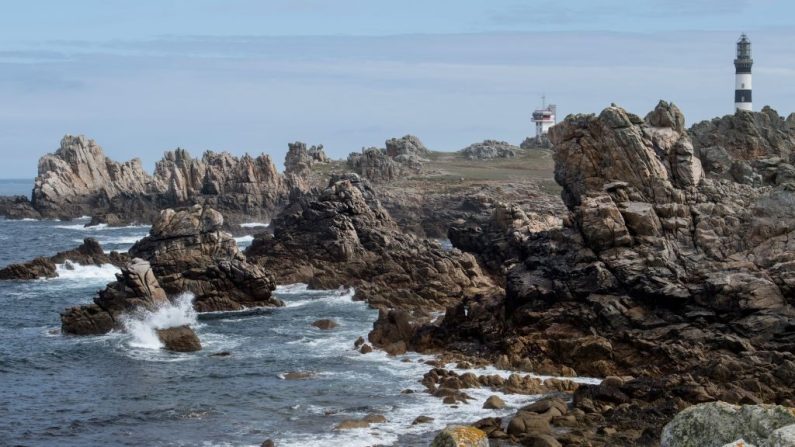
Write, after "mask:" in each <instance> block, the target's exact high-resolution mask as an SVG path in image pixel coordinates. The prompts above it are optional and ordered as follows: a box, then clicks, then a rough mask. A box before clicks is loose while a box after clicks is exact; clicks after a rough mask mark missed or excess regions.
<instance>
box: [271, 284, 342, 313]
mask: <svg viewBox="0 0 795 447" xmlns="http://www.w3.org/2000/svg"><path fill="white" fill-rule="evenodd" d="M303 286H306V284H303ZM312 292H315V293H316V294H317V295H319V296H318V297H317V298H305V299H300V300H291V299H290V297H289V295H290V294H291V292H282V291H280V290H279V287H276V294H281V295H287V296H282V298H284V307H301V306H306V305H307V304H312V303H321V302H322V303H326V304H334V303H337V304H343V303H354V301H353V295H354V294H356V290H355V289H353V288H350V289H346V288H343V287H340V288H339V289H337V290H317V291H315V290H313V291H312ZM292 293H301V294H302V295H307V290H304V291H303V292H292Z"/></svg>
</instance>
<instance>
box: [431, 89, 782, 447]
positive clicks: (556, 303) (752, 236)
mask: <svg viewBox="0 0 795 447" xmlns="http://www.w3.org/2000/svg"><path fill="white" fill-rule="evenodd" d="M738 121H739V122H742V123H745V124H747V125H749V126H756V127H760V126H761V127H764V126H767V125H768V124H766V123H768V122H775V123H778V124H781V122H782V121H781V120H780V119H779V120H773V119H772V118H771V115H770V111H765V112H761V113H745V112H739V113H738V114H736V115H734V116H733V117H727V118H724V119H722V120H719V121H718V122H719V123H720V122H738ZM778 124H777V125H778ZM701 126H706V125H699V126H698V127H701ZM699 132H701V134H700V135H697V137H696V138H697V143H696V144H695V145H694V143H693V141H694V139H693V137H691V135H692V134H693V131H692V130H691V132H688V131H687V130H686V129H685V120H684V116H683V114H682V113H681V111H679V109H678V108H677V107H676V106H674V105H672V104H667V103H665V102H661V103H660V104H659V105H658V106H657V107H656V108H655V110H654V111H652V112H651V113H649V114H648V115H647V116H646V117H645V118H640V117H639V116H636V115H633V114H631V113H628V112H626V111H625V110H623V109H621V108H620V107H616V106H612V107H609V108H607V109H605V110H604V111H603V112H602V113H601V114H599V115H597V116H595V115H571V116H569V117H567V118H566V120H565V121H564V122H563V123H561V124H559V125H557V126H555V127H553V128H552V129H551V131H550V133H549V136H550V139H551V140H552V142H553V143H554V145H555V178H556V180H557V182H558V183H559V184H560V185H561V186H562V188H563V193H562V196H563V199H564V202H565V204H566V206H567V207H568V209H569V212H570V216H569V217H568V218H566V219H564V221H563V226H561V227H557V228H551V229H548V230H544V231H539V232H528V233H527V234H525V235H524V237H523V240H518V241H516V242H514V243H512V244H510V250H512V251H510V252H506V253H507V254H508V255H511V256H519V258H520V261H519V262H517V263H515V264H514V265H513V267H511V268H510V269H509V271H508V273H507V277H506V295H505V297H504V299H503V297H501V296H493V297H491V298H490V299H487V300H483V299H482V300H477V301H473V300H465V301H464V302H463V303H462V304H461V305H459V307H458V308H457V309H454V310H450V311H448V312H447V315H446V317H445V320H444V323H443V324H442V326H441V327H440V328H438V329H436V332H435V334H436V335H435V336H436V337H437V340H440V342H441V343H442V344H443V345H446V346H458V347H462V346H467V350H468V352H470V353H477V354H479V355H491V356H494V354H489V353H493V352H498V353H502V354H503V355H504V357H500V358H498V359H497V360H498V362H499V363H500V364H502V365H505V366H508V365H512V366H514V367H521V368H522V369H527V370H532V371H536V372H548V373H559V374H560V373H569V374H571V373H572V372H573V371H576V373H577V374H579V375H589V376H597V377H606V376H611V375H614V376H625V377H624V378H621V379H619V378H614V379H610V380H605V381H604V382H603V383H602V384H601V385H598V386H595V385H583V386H580V387H579V389H578V390H577V391H576V392H575V394H574V396H573V406H574V407H575V408H576V409H578V410H579V411H580V412H581V413H579V415H578V416H576V421H577V422H576V424H575V425H578V426H579V427H580V429H579V430H578V431H577V432H570V433H569V434H564V435H561V436H560V438H559V440H560V441H561V442H563V443H564V444H567V443H574V444H575V445H584V444H583V443H590V445H657V444H658V443H659V439H660V437H659V435H660V430H661V428H662V426H663V425H664V424H665V423H666V422H667V421H668V420H670V419H671V418H672V417H673V415H675V414H676V413H677V412H678V411H679V410H681V409H683V408H685V407H687V406H688V405H690V404H693V403H698V402H705V401H710V400H718V399H720V400H724V401H728V402H732V403H760V402H769V403H773V402H775V403H786V404H788V405H792V403H793V402H795V389H793V385H795V382H793V380H792V378H793V377H795V356H794V355H793V353H792V347H793V344H792V343H793V340H795V309H793V302H794V301H793V282H792V278H793V266H795V262H793V261H795V257H793V256H795V255H793V250H792V247H791V246H790V241H791V240H793V238H792V237H791V236H793V231H795V220H793V213H792V212H791V210H792V206H791V204H792V203H793V199H795V197H793V185H792V183H790V182H789V181H785V180H782V181H780V182H767V181H762V182H745V181H737V180H736V179H735V178H734V177H727V176H726V175H724V172H722V171H720V170H715V169H713V166H712V165H711V164H709V163H707V162H704V163H702V159H700V158H699V153H700V150H701V149H702V148H704V147H705V146H704V144H706V143H705V142H709V144H710V145H713V146H710V147H718V146H717V145H718V144H720V145H721V146H720V147H724V148H731V149H726V150H725V154H726V156H727V157H728V162H729V163H730V164H733V163H735V162H738V161H742V162H746V163H747V166H748V167H749V168H750V171H751V172H752V173H753V174H755V175H759V176H760V177H762V178H764V171H765V170H767V169H768V167H769V163H760V160H765V159H767V158H768V157H769V156H770V154H771V153H773V152H774V153H776V154H778V155H777V156H781V155H784V154H785V149H786V147H787V143H786V142H784V143H782V142H781V141H780V139H779V137H782V134H781V133H780V132H772V131H770V129H763V128H755V129H754V130H753V131H751V130H747V131H746V132H754V134H755V135H757V138H758V141H757V143H758V145H757V146H755V147H757V148H760V147H764V148H767V149H765V150H758V149H755V148H754V147H745V145H746V144H747V143H746V142H747V141H748V140H747V139H745V138H744V137H737V138H732V137H731V134H728V135H727V134H725V133H724V132H723V131H722V130H720V126H717V127H716V128H715V129H713V130H711V131H710V130H706V131H704V130H699V131H698V132H697V133H699ZM713 132H717V133H719V134H720V136H715V135H712V136H709V135H708V134H711V133H713ZM743 148H745V149H743ZM735 152H736V153H737V155H734V154H735ZM776 163H778V166H779V167H780V166H781V165H782V164H787V163H788V161H786V160H785V157H781V158H780V159H779V160H778V161H776ZM784 168H786V166H784ZM492 248H493V247H492ZM480 250H481V252H482V253H483V252H484V251H483V249H482V248H481V249H480ZM496 251H498V252H499V251H500V250H499V249H497V250H496ZM485 253H486V254H488V252H485ZM502 315H504V316H505V317H504V318H503V317H502ZM426 342H427V339H426ZM425 346H427V345H425ZM477 346H480V348H477ZM496 357H499V356H496ZM493 358H495V357H493ZM572 370H573V371H572ZM517 417H519V415H517ZM521 435H522V436H524V434H521ZM528 436H529V434H528ZM520 437H521V436H520Z"/></svg>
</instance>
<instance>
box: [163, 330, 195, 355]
mask: <svg viewBox="0 0 795 447" xmlns="http://www.w3.org/2000/svg"><path fill="white" fill-rule="evenodd" d="M156 332H157V338H159V339H160V341H161V342H162V343H163V348H164V349H166V350H168V351H174V352H195V351H201V349H202V345H201V342H200V341H199V337H198V336H196V332H194V331H193V329H191V328H190V326H187V325H185V326H177V327H171V328H167V329H157V330H156Z"/></svg>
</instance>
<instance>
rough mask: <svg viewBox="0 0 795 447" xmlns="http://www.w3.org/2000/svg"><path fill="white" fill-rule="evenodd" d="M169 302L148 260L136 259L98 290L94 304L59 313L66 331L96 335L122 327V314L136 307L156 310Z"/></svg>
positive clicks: (63, 329) (62, 327) (132, 310)
mask: <svg viewBox="0 0 795 447" xmlns="http://www.w3.org/2000/svg"><path fill="white" fill-rule="evenodd" d="M167 303H168V297H167V296H166V292H165V291H164V290H163V288H162V287H160V284H159V283H158V281H157V278H156V277H155V274H154V272H153V271H152V267H151V265H150V264H149V262H147V261H144V260H143V259H139V258H135V259H133V260H132V261H130V262H129V263H128V264H126V265H125V266H124V267H122V269H121V273H117V274H116V281H115V282H112V283H110V284H108V286H107V287H106V288H105V290H102V291H101V292H99V294H98V295H97V297H96V298H94V303H92V304H87V305H83V306H77V307H72V308H69V309H66V310H65V311H64V312H63V313H61V330H62V331H63V332H64V333H65V334H73V335H97V334H105V333H108V332H110V331H111V330H114V329H123V322H122V321H121V316H122V315H123V314H125V313H132V312H134V311H136V310H137V309H147V310H150V311H153V310H156V309H157V308H158V307H159V306H162V305H164V304H167Z"/></svg>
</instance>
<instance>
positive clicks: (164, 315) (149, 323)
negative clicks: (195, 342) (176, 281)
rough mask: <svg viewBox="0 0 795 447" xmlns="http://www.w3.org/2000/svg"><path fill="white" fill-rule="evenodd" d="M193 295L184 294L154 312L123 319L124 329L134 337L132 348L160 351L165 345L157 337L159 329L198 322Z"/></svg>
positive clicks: (143, 312)
mask: <svg viewBox="0 0 795 447" xmlns="http://www.w3.org/2000/svg"><path fill="white" fill-rule="evenodd" d="M194 298H195V297H194V295H193V294H192V293H183V294H181V295H179V296H178V297H177V298H176V299H175V300H174V301H173V302H171V303H168V304H165V305H162V306H160V307H158V308H157V309H156V310H154V311H149V310H140V311H138V312H136V313H134V314H131V315H126V316H124V317H122V324H123V325H124V329H125V330H126V331H127V332H128V333H129V334H130V336H131V337H132V338H131V339H130V341H129V344H130V346H132V347H134V348H144V349H160V348H162V347H163V343H161V342H160V339H159V338H158V336H157V332H156V331H157V329H167V328H170V327H176V326H183V325H189V326H194V325H195V324H196V322H197V315H196V311H195V310H194V309H193V299H194Z"/></svg>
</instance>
